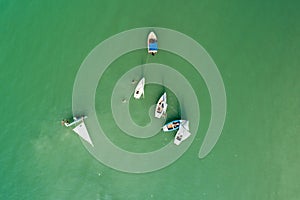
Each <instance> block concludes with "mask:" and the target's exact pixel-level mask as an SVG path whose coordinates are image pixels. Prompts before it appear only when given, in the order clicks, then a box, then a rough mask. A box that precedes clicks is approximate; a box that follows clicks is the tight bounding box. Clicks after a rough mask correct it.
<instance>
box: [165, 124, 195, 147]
mask: <svg viewBox="0 0 300 200" xmlns="http://www.w3.org/2000/svg"><path fill="white" fill-rule="evenodd" d="M174 130H178V131H177V133H176V135H175V138H174V144H176V145H180V143H181V142H182V141H184V140H186V139H187V138H188V137H190V136H191V133H190V132H189V121H188V120H174V121H171V122H169V123H167V124H166V125H164V126H163V131H165V132H170V131H174Z"/></svg>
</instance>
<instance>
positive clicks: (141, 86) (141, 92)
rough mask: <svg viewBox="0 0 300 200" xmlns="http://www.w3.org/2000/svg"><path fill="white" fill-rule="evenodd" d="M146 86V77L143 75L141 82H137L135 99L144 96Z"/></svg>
mask: <svg viewBox="0 0 300 200" xmlns="http://www.w3.org/2000/svg"><path fill="white" fill-rule="evenodd" d="M144 87H145V78H144V77H143V78H142V79H141V80H140V81H139V83H138V84H137V86H136V88H135V90H134V95H133V97H134V98H135V99H140V98H141V96H142V95H143V96H144Z"/></svg>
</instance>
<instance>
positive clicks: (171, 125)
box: [163, 120, 183, 132]
mask: <svg viewBox="0 0 300 200" xmlns="http://www.w3.org/2000/svg"><path fill="white" fill-rule="evenodd" d="M181 121H183V120H174V121H171V122H169V123H167V124H165V125H164V126H163V131H164V132H169V131H174V130H178V129H179V125H180V123H181Z"/></svg>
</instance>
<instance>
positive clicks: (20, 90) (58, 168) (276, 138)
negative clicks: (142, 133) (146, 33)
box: [0, 0, 300, 200]
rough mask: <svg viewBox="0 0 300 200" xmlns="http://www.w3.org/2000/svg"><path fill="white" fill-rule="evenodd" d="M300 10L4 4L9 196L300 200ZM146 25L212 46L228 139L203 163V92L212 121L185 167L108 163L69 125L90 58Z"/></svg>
mask: <svg viewBox="0 0 300 200" xmlns="http://www.w3.org/2000/svg"><path fill="white" fill-rule="evenodd" d="M299 8H300V3H299V2H297V1H290V2H286V1H280V0H276V1H257V0H255V1H237V0H235V1H234V0H233V1H219V0H215V1H180V2H176V3H175V2H174V1H164V2H161V1H152V2H151V3H150V2H146V1H130V2H125V1H95V2H85V1H70V2H68V1H48V2H46V1H29V0H28V1H5V0H2V1H1V2H0V27H1V28H0V36H1V39H0V70H1V71H0V78H1V79H0V80H1V84H0V92H1V100H0V102H1V114H2V117H1V134H0V139H1V144H0V146H1V151H0V177H1V178H0V199H1V200H2V199H5V200H6V199H106V200H110V199H228V200H232V199H249V200H250V199H251V200H252V199H258V200H261V199H263V200H267V199H270V200H274V199H289V200H298V199H300V192H299V188H300V183H299V180H298V179H299V175H300V173H299V168H300V160H299V157H300V148H299V143H300V135H299V132H300V112H299V107H300V100H299V98H300V93H299V91H300V81H299V75H300V68H299V66H300V61H299V57H300V49H299V48H300V37H299V35H300V26H299V19H300V12H299ZM147 26H154V27H165V28H171V29H174V30H177V31H180V32H183V33H185V34H187V35H189V36H190V37H192V38H193V39H195V40H196V41H197V42H199V43H200V44H201V45H203V46H204V47H205V48H206V50H207V51H208V52H209V54H210V55H211V56H212V58H213V59H214V61H215V62H216V64H217V66H218V68H219V70H220V73H221V75H222V77H223V80H224V84H225V87H226V93H227V100H228V107H227V108H228V110H227V118H226V123H225V127H224V130H223V133H222V135H221V137H220V140H219V142H218V143H217V145H216V146H215V148H214V149H213V151H212V152H211V153H210V154H209V155H208V157H206V158H205V159H203V160H199V159H198V157H197V155H198V150H199V146H200V144H201V141H202V140H203V137H204V135H203V134H204V133H205V130H206V129H207V124H208V120H209V115H210V112H209V111H210V110H209V101H208V100H207V97H208V96H209V94H208V93H207V91H206V90H205V89H203V90H202V89H201V88H195V89H196V90H197V89H199V92H198V93H197V96H198V99H199V102H201V105H203V108H202V110H201V111H202V112H201V119H202V120H203V121H202V122H201V123H203V124H204V126H201V127H200V130H199V135H197V137H196V140H195V141H194V142H193V144H192V146H191V147H190V148H189V150H188V151H187V152H186V153H185V154H184V155H183V156H182V157H181V158H180V159H179V160H177V161H176V162H175V163H174V164H172V165H170V166H168V167H166V168H164V169H162V170H159V171H156V172H152V173H147V174H139V175H137V174H128V173H122V172H119V171H115V170H113V169H110V168H109V167H107V166H105V165H103V164H101V163H100V162H98V161H97V160H96V159H94V158H93V157H92V156H91V155H90V154H89V153H88V152H87V151H86V149H85V148H84V146H83V145H82V144H81V141H80V139H79V138H78V137H76V136H75V135H74V134H72V132H71V130H69V129H66V128H64V127H62V126H61V125H60V120H61V119H63V118H65V117H69V116H71V115H72V88H73V83H74V80H75V76H76V73H77V70H78V69H79V67H80V65H81V63H82V61H83V60H84V58H85V57H86V56H87V54H88V53H89V52H90V51H91V50H92V49H93V48H94V47H95V46H96V45H97V44H99V43H100V42H101V41H103V40H105V39H106V38H108V37H110V36H112V35H114V34H116V33H119V32H121V31H124V30H128V29H131V28H136V27H147ZM171 57H172V55H169V54H167V53H164V52H162V54H161V55H157V57H156V58H157V60H156V61H157V62H158V61H159V62H165V63H166V64H168V65H170V66H172V65H173V64H174V68H176V63H177V62H184V61H176V62H175V61H172V59H170V58H171ZM137 59H141V58H140V57H139V56H137ZM151 59H154V58H151ZM116 62H117V61H116ZM124 62H128V63H130V62H129V61H126V58H124ZM172 62H173V63H172ZM182 64H183V65H185V64H184V63H182ZM186 65H187V64H186ZM189 73H190V74H188V73H187V74H185V75H187V76H189V75H190V76H191V81H192V82H197V81H198V82H199V84H200V85H203V81H202V80H201V78H199V77H198V78H197V77H195V76H194V74H193V73H192V72H189ZM194 87H195V86H194ZM97 105H98V104H96V106H97ZM99 113H101V111H99V112H98V114H99ZM201 133H202V135H201ZM112 137H113V136H112ZM112 139H114V140H117V138H116V137H114V138H112ZM120 140H121V141H118V142H120V143H122V141H123V139H120ZM124 140H125V139H124ZM145 144H147V145H150V144H149V143H145ZM124 146H126V145H124ZM153 147H154V148H155V147H156V146H155V144H153ZM151 148H152V146H150V147H149V149H151Z"/></svg>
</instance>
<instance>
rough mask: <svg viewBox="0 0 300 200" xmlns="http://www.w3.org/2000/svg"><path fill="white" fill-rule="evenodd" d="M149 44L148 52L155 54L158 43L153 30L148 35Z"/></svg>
mask: <svg viewBox="0 0 300 200" xmlns="http://www.w3.org/2000/svg"><path fill="white" fill-rule="evenodd" d="M147 46H148V53H150V54H152V55H153V56H154V55H155V54H156V53H157V50H158V45H157V37H156V35H155V33H154V32H153V31H152V32H150V33H149V35H148V40H147Z"/></svg>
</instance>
